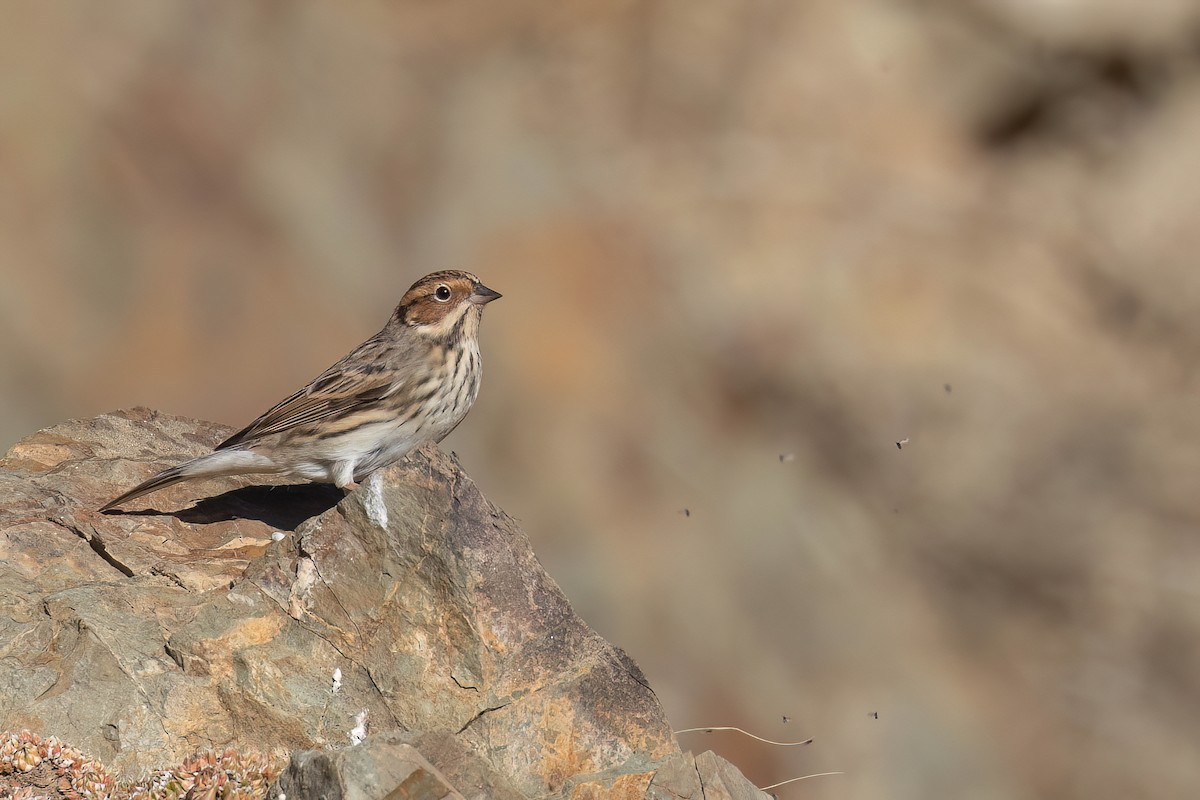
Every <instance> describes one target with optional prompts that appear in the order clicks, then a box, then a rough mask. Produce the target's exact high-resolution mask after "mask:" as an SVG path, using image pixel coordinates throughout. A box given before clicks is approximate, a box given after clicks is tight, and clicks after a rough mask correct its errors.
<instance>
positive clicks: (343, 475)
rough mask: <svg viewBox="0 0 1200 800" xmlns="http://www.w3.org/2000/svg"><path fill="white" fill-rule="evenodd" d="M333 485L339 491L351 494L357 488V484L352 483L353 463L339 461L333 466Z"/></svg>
mask: <svg viewBox="0 0 1200 800" xmlns="http://www.w3.org/2000/svg"><path fill="white" fill-rule="evenodd" d="M332 472H333V483H334V485H335V486H337V487H338V488H339V489H344V490H346V491H347V492H352V491H354V490H355V489H357V488H358V484H357V483H355V482H354V462H353V461H339V462H337V463H336V464H334V465H333V470H332Z"/></svg>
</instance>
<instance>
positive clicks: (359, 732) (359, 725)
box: [350, 708, 367, 745]
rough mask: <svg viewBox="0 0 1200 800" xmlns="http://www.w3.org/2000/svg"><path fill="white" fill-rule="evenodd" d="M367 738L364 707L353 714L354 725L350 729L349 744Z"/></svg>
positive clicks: (360, 742) (357, 742)
mask: <svg viewBox="0 0 1200 800" xmlns="http://www.w3.org/2000/svg"><path fill="white" fill-rule="evenodd" d="M366 738H367V710H366V709H365V708H364V709H363V710H362V711H360V712H358V714H356V715H355V716H354V727H353V728H351V729H350V744H352V745H355V744H362V742H363V739H366Z"/></svg>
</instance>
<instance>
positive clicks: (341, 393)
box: [100, 270, 501, 511]
mask: <svg viewBox="0 0 1200 800" xmlns="http://www.w3.org/2000/svg"><path fill="white" fill-rule="evenodd" d="M500 296H501V295H500V293H499V292H496V291H493V290H492V289H489V288H488V287H487V286H484V285H483V284H482V283H481V282H480V280H479V278H477V277H475V276H474V275H472V274H471V273H469V272H463V271H460V270H444V271H441V272H434V273H431V274H429V275H426V276H425V277H424V278H421V279H420V280H419V281H417V282H416V283H414V284H413V285H412V287H410V288H409V290H408V291H407V292H405V293H404V296H403V297H401V298H400V303H399V304H398V305H397V306H396V309H395V311H393V312H392V315H391V317H390V318H389V319H388V321H387V324H386V325H384V327H383V330H381V331H380V332H379V333H377V334H375V335H374V336H372V337H371V338H370V339H367V340H366V341H365V342H363V343H362V344H360V345H359V346H358V347H356V348H354V349H353V350H352V351H350V353H349V354H347V355H346V356H345V357H343V358H342V359H341V360H340V361H338V362H337V363H335V364H334V365H333V366H331V367H330V368H329V369H327V370H325V371H324V372H322V373H321V374H320V375H318V376H317V377H316V378H314V379H313V380H312V381H311V382H310V383H309V384H308V385H307V386H305V387H304V388H303V389H300V390H299V391H297V392H296V393H295V394H292V395H290V396H289V397H287V398H285V399H284V400H281V401H280V402H279V403H277V404H275V405H274V406H272V407H271V408H270V409H269V410H268V411H266V412H265V413H264V414H263V415H262V416H260V417H259V418H258V419H256V420H254V421H253V422H251V423H250V424H249V425H247V426H246V427H245V428H242V429H241V430H240V431H238V432H237V433H235V434H234V435H233V436H231V437H229V438H228V439H226V440H225V441H224V442H222V443H221V444H219V445H217V447H216V449H215V450H213V452H211V453H206V454H205V455H202V456H199V457H197V458H193V459H191V460H190V461H186V462H184V463H182V464H179V465H178V466H174V467H171V468H170V469H166V470H163V471H162V472H160V473H158V474H157V475H155V476H153V477H152V478H150V479H149V480H147V481H145V482H143V483H140V484H138V485H137V486H135V487H133V488H132V489H130V490H129V491H127V492H125V493H124V494H122V495H121V496H120V497H117V498H115V499H113V500H111V501H109V502H108V503H106V504H105V505H104V506H102V507H101V508H100V511H108V510H110V509H113V508H115V507H116V506H118V505H121V504H122V503H125V502H127V501H129V500H133V499H135V498H138V497H141V496H142V495H145V494H149V493H150V492H153V491H157V490H158V489H162V488H164V487H166V486H171V485H173V484H176V483H179V482H181V481H186V480H192V479H195V478H213V477H220V476H226V475H252V474H272V475H287V476H290V477H298V478H304V479H307V480H310V481H316V482H324V483H333V484H334V485H336V486H337V487H339V488H341V489H345V490H347V491H350V490H353V489H356V488H358V482H359V481H361V480H363V479H364V478H366V476H368V475H370V474H371V473H372V472H374V471H375V470H378V469H381V468H383V467H386V466H388V465H389V464H394V463H395V462H397V461H399V460H400V459H402V458H404V456H405V455H406V454H408V452H409V451H411V450H412V449H413V448H415V447H417V446H418V445H420V444H423V443H425V442H428V441H432V442H440V441H441V440H442V439H444V438H446V436H448V435H449V434H450V432H451V431H452V430H454V429H455V428H456V427H457V426H458V424H459V423H460V422H462V420H463V418H464V417H465V416H466V415H467V412H468V411H469V410H470V409H471V406H472V404H474V402H475V398H476V397H477V396H478V394H479V381H480V376H481V374H482V362H481V359H480V355H479V323H480V320H481V319H482V317H483V307H484V306H485V305H487V304H488V303H490V302H492V301H493V300H496V299H498V298H499V297H500Z"/></svg>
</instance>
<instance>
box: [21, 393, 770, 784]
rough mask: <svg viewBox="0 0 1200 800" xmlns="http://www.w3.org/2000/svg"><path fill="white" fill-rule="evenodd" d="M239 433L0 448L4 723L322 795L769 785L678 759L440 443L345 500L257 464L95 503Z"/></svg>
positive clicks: (135, 760) (615, 664) (121, 760)
mask: <svg viewBox="0 0 1200 800" xmlns="http://www.w3.org/2000/svg"><path fill="white" fill-rule="evenodd" d="M229 433H230V430H229V429H228V428H226V427H224V426H219V425H214V424H211V423H205V422H197V421H194V420H187V419H181V418H177V417H171V416H167V415H163V414H158V413H155V412H152V411H148V410H145V409H134V410H131V411H124V412H118V413H115V414H110V415H104V416H101V417H97V418H95V419H91V420H74V421H70V422H66V423H63V424H62V425H58V426H56V427H53V428H49V429H47V430H43V431H40V432H38V433H36V434H34V435H32V436H30V437H28V438H26V439H24V440H23V441H21V442H19V443H18V444H17V445H15V446H14V447H13V448H12V450H11V451H9V453H8V455H7V457H6V458H5V459H4V460H3V461H0V728H7V729H20V728H28V729H30V730H33V731H35V732H38V733H40V734H43V735H50V734H54V735H58V736H59V737H61V738H63V739H64V740H66V741H69V742H71V743H72V744H75V745H76V746H78V747H80V748H81V749H83V750H85V751H89V752H90V753H91V754H93V755H94V756H96V757H98V758H100V759H101V760H103V761H105V762H107V763H108V764H109V765H110V766H112V767H114V768H116V769H119V770H123V771H126V772H139V771H145V770H149V769H152V768H154V767H156V766H159V765H161V764H163V763H167V762H172V761H175V760H177V759H179V758H181V757H183V756H186V755H187V754H190V753H192V752H194V751H196V750H199V749H203V748H210V747H226V746H239V745H241V746H245V747H253V748H254V749H257V750H264V751H269V752H273V753H275V754H277V755H280V754H286V753H294V755H293V761H292V765H291V766H290V767H289V769H288V770H287V771H286V772H285V775H284V778H283V779H281V785H282V783H284V782H286V781H292V782H293V783H292V784H289V785H293V786H294V787H300V786H301V785H302V784H303V782H304V781H308V782H309V783H310V784H311V783H312V782H313V781H316V780H317V776H324V778H323V780H325V782H326V784H327V785H325V788H324V789H322V790H320V791H316V790H314V793H313V794H312V796H316V795H317V794H321V795H322V796H329V797H347V798H348V797H364V798H365V797H376V796H378V797H383V796H386V795H388V794H389V793H391V792H393V791H396V790H403V791H402V792H401V793H400V794H398V795H396V796H410V795H408V794H404V793H403V792H405V791H407V792H410V793H411V791H414V787H416V788H418V789H420V788H421V787H426V788H427V787H435V788H436V789H437V791H442V794H440V795H439V794H436V793H435V792H434V789H429V791H428V792H426V793H425V794H424V795H422V794H415V795H411V796H447V797H454V796H460V795H461V796H465V797H501V798H507V797H512V798H535V797H537V798H540V797H572V798H584V797H628V798H635V797H693V798H699V797H707V798H717V797H738V798H740V797H761V796H762V795H761V793H758V792H757V791H756V790H754V788H753V786H752V785H751V784H750V783H749V782H748V781H746V779H745V778H743V777H742V776H741V775H740V774H739V773H738V772H737V771H736V769H734V768H733V767H732V766H730V765H729V764H728V763H727V762H724V761H721V760H720V759H719V758H717V757H716V756H713V755H712V754H711V753H706V754H703V755H701V756H698V757H695V758H693V757H692V756H691V755H690V754H682V753H680V752H679V750H678V747H677V745H676V744H675V741H674V738H673V736H672V733H671V729H670V727H669V725H668V724H667V721H666V719H665V716H664V714H663V710H662V708H661V706H660V705H659V703H658V701H657V699H656V698H655V696H654V693H653V691H652V690H651V689H650V687H649V686H647V684H646V681H645V678H644V677H643V676H642V674H641V672H640V670H639V669H638V667H637V665H636V664H634V663H633V661H632V660H631V659H630V658H629V657H628V656H626V655H625V653H624V652H622V651H621V650H620V649H618V648H616V647H614V646H613V645H611V644H609V643H608V642H606V641H604V640H603V639H602V638H600V637H599V636H597V635H596V634H595V633H594V632H592V631H591V630H590V629H589V628H588V627H587V625H586V624H585V623H584V622H583V621H582V620H580V619H579V618H578V617H577V616H576V615H575V614H574V612H573V611H572V610H571V607H570V605H569V604H568V602H567V600H566V598H565V597H564V596H563V594H562V592H561V591H559V589H558V587H557V586H556V585H555V583H554V582H553V580H551V579H550V578H549V576H547V575H546V573H545V572H544V571H543V570H542V568H541V565H540V564H539V563H538V561H537V559H536V557H535V556H534V555H533V552H532V550H531V549H530V546H529V542H528V540H527V538H526V537H525V535H524V533H522V532H521V530H520V529H519V528H518V527H517V525H516V524H515V523H514V522H513V520H512V519H511V518H509V517H508V516H506V515H505V514H504V513H503V512H502V511H500V510H499V509H497V508H495V507H494V506H492V505H491V504H490V503H489V502H488V501H487V500H486V499H485V498H484V497H483V496H482V495H481V494H480V492H479V491H478V489H477V488H476V487H475V485H474V484H473V483H472V482H471V480H470V479H469V478H468V477H467V476H466V475H465V474H464V473H463V472H462V470H461V469H459V467H458V465H457V464H456V463H455V461H454V459H453V458H452V457H449V456H446V455H445V454H443V453H442V452H440V451H439V450H438V449H437V448H434V447H428V448H425V449H422V450H420V451H418V452H416V453H414V454H413V455H411V456H410V457H409V458H408V459H407V460H406V461H405V462H404V463H401V464H398V465H396V466H394V467H392V468H390V469H388V470H385V471H383V472H381V473H379V474H377V475H375V476H373V477H372V478H371V479H370V480H368V481H367V482H365V483H364V484H363V486H362V487H361V488H360V489H358V490H357V491H355V492H353V493H351V494H349V495H345V496H344V495H343V493H342V492H341V491H339V490H337V489H334V488H333V487H329V486H323V485H291V486H288V485H279V484H280V483H281V482H280V481H275V480H264V479H263V478H262V477H261V476H249V477H246V478H241V479H221V480H213V481H195V482H187V483H182V484H179V485H176V486H173V487H170V488H168V489H164V490H162V491H160V492H157V493H155V494H152V495H149V496H147V497H144V498H140V499H138V500H135V501H133V502H132V503H131V504H129V505H128V506H127V507H126V510H125V511H124V512H123V513H110V514H100V513H98V512H97V511H96V510H95V509H96V508H98V507H99V506H100V505H102V504H103V503H104V501H106V500H108V499H109V498H111V497H112V496H114V495H116V494H118V493H119V492H120V491H123V490H124V489H126V488H128V487H129V486H131V485H133V484H134V483H136V482H138V481H140V480H142V479H144V478H146V477H147V476H149V475H150V474H151V473H153V472H154V471H156V470H158V469H160V468H162V467H163V466H165V465H167V464H169V463H173V462H175V461H177V460H180V459H182V458H185V457H188V456H192V455H197V454H200V453H202V452H204V451H206V450H207V449H209V448H211V447H212V446H214V445H215V444H216V443H217V442H219V441H220V440H221V439H222V438H224V437H225V436H227V435H228V434H229ZM279 532H282V533H284V534H285V535H284V536H283V537H282V538H281V539H278V537H279ZM272 534H275V539H278V541H276V540H275V539H273V537H272ZM335 676H336V677H335ZM363 712H365V716H364V713H363ZM364 720H365V725H360V721H364ZM356 727H357V728H359V731H358V733H361V732H362V730H363V729H364V728H365V730H366V731H368V732H369V733H368V735H367V738H366V740H365V742H364V743H363V744H361V745H357V746H355V747H351V746H350V738H349V737H350V735H351V731H352V730H353V729H355V728H356ZM339 749H340V751H341V752H335V751H336V750H339ZM299 751H323V752H299ZM406 782H407V783H406ZM404 787H408V788H404ZM443 790H444V791H443ZM422 791H424V789H422ZM296 792H299V794H297V793H296ZM287 794H288V796H289V797H298V796H304V792H303V791H301V790H300V789H299V788H296V789H294V791H288V792H287Z"/></svg>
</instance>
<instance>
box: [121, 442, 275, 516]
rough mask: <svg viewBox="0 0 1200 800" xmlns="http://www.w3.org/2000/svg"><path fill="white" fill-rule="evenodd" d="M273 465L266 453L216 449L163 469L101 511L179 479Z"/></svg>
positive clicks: (251, 470) (259, 469) (260, 469)
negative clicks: (264, 454)
mask: <svg viewBox="0 0 1200 800" xmlns="http://www.w3.org/2000/svg"><path fill="white" fill-rule="evenodd" d="M276 471H278V470H276V469H275V467H274V464H272V462H271V460H270V459H269V458H267V457H266V456H263V455H259V454H258V453H255V452H252V451H250V450H217V451H216V452H213V453H208V454H206V455H202V456H200V457H199V458H193V459H192V460H191V461H185V462H184V463H182V464H180V465H179V466H177V467H171V468H170V469H164V470H163V471H162V472H160V473H158V474H157V475H155V476H154V477H152V478H150V479H149V480H147V481H144V482H142V483H139V484H138V485H137V486H135V487H133V488H132V489H130V490H129V491H128V492H126V493H125V494H123V495H121V496H120V497H118V498H116V499H114V500H110V501H108V502H107V503H105V504H104V505H103V506H101V507H100V510H101V511H108V510H109V509H110V508H114V507H116V506H119V505H120V504H121V503H124V502H125V501H127V500H133V499H134V498H137V497H141V496H142V495H144V494H150V492H154V491H158V490H159V489H162V488H164V487H167V486H171V485H172V484H176V483H179V482H180V481H186V480H191V479H192V478H215V477H220V476H222V475H247V474H251V473H256V472H276Z"/></svg>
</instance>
